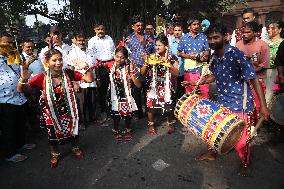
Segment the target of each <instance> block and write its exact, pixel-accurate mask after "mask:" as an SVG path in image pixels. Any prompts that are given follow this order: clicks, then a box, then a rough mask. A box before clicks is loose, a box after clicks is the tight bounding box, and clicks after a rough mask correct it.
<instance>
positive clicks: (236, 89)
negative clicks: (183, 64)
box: [185, 24, 269, 176]
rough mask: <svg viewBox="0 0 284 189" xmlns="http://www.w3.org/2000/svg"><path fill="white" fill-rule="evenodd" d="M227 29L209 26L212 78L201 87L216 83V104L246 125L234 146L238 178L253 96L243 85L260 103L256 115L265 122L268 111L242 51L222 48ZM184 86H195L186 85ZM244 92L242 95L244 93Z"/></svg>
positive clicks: (245, 160)
mask: <svg viewBox="0 0 284 189" xmlns="http://www.w3.org/2000/svg"><path fill="white" fill-rule="evenodd" d="M226 35H227V29H226V28H225V27H224V26H223V25H221V24H213V25H211V26H210V27H209V29H208V31H207V36H208V42H209V47H210V48H211V49H212V50H214V51H215V52H214V53H213V60H212V63H211V65H210V71H211V72H212V75H207V76H206V77H204V78H203V79H202V81H201V84H204V83H211V82H213V81H214V80H216V86H217V93H218V96H217V99H216V100H217V103H218V104H221V105H223V106H225V107H227V108H229V109H230V110H231V111H232V112H234V113H236V114H237V115H238V116H239V117H241V118H242V119H244V120H245V121H246V128H245V130H244V131H243V133H242V136H241V138H240V139H239V141H238V142H237V143H236V145H235V150H236V151H237V153H238V155H239V157H240V159H241V162H242V171H241V175H242V176H248V174H249V165H250V163H251V162H250V161H251V160H250V147H249V144H248V143H247V142H248V139H249V135H248V131H247V130H248V127H249V124H250V122H249V113H250V112H252V110H253V95H252V91H251V89H250V87H247V90H245V85H247V82H250V84H251V85H252V86H253V89H254V90H255V92H256V94H257V96H258V99H259V101H260V112H261V114H262V116H264V118H265V119H266V120H268V118H269V111H268V109H267V107H266V102H265V98H264V93H263V91H262V89H261V86H260V84H259V81H258V79H257V76H256V73H255V71H254V68H253V66H252V64H251V63H250V61H249V60H248V59H247V57H246V56H245V55H244V53H243V52H242V51H240V50H239V49H237V48H236V47H232V46H231V45H229V44H226ZM185 84H186V85H190V84H191V85H196V83H192V82H187V83H185ZM245 91H246V93H245ZM244 96H247V103H246V107H243V100H244ZM216 155H217V153H216V152H215V151H214V150H213V149H208V152H207V153H205V154H202V155H200V156H199V157H197V158H196V159H197V160H215V159H216Z"/></svg>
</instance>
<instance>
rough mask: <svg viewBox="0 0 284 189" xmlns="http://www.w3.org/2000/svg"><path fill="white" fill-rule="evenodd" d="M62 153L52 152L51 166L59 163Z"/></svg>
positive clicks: (54, 166)
mask: <svg viewBox="0 0 284 189" xmlns="http://www.w3.org/2000/svg"><path fill="white" fill-rule="evenodd" d="M59 156H60V153H56V152H51V158H50V167H51V168H56V167H57V165H58V161H59Z"/></svg>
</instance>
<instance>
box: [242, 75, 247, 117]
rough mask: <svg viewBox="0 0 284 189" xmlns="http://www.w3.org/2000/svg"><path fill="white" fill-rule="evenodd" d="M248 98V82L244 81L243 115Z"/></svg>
mask: <svg viewBox="0 0 284 189" xmlns="http://www.w3.org/2000/svg"><path fill="white" fill-rule="evenodd" d="M247 99H248V83H247V81H246V80H245V81H244V99H243V115H244V114H245V113H246V109H247Z"/></svg>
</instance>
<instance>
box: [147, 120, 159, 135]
mask: <svg viewBox="0 0 284 189" xmlns="http://www.w3.org/2000/svg"><path fill="white" fill-rule="evenodd" d="M148 133H149V134H150V135H156V134H157V131H156V128H155V124H154V122H148Z"/></svg>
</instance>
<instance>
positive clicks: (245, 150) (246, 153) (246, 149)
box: [235, 113, 250, 165]
mask: <svg viewBox="0 0 284 189" xmlns="http://www.w3.org/2000/svg"><path fill="white" fill-rule="evenodd" d="M237 115H238V116H239V117H240V118H242V119H244V120H245V121H246V128H245V129H244V131H243V133H242V136H241V138H240V140H239V141H238V142H237V144H236V145H235V150H236V151H237V153H238V155H239V157H240V159H241V161H242V163H243V164H247V165H249V163H250V146H249V144H247V140H248V138H249V137H248V127H249V120H248V115H247V114H243V113H237Z"/></svg>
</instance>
